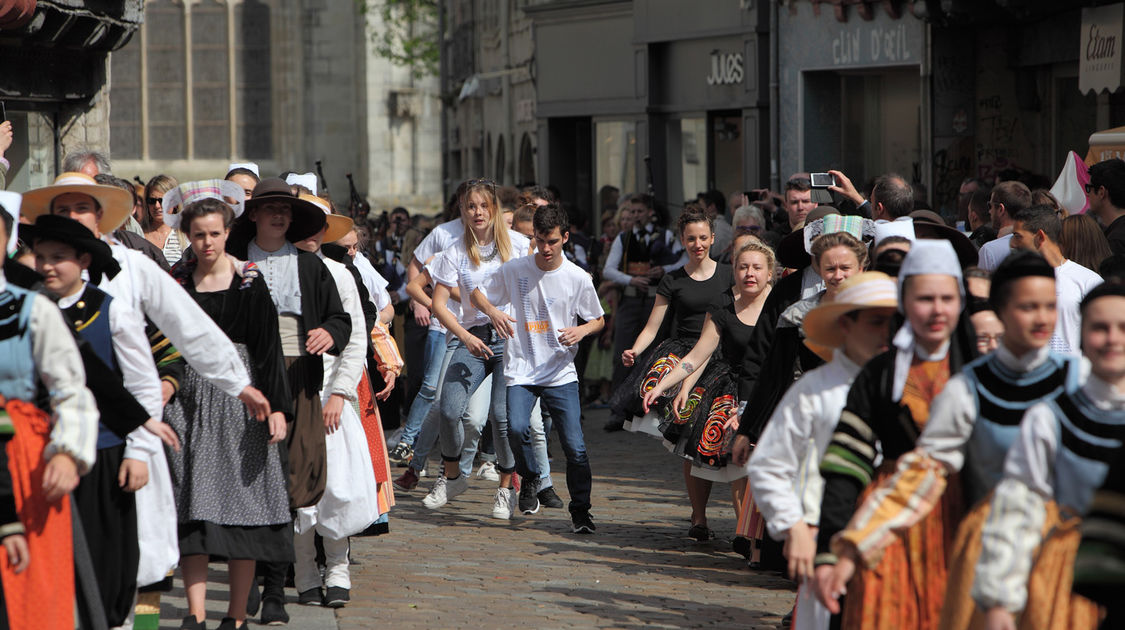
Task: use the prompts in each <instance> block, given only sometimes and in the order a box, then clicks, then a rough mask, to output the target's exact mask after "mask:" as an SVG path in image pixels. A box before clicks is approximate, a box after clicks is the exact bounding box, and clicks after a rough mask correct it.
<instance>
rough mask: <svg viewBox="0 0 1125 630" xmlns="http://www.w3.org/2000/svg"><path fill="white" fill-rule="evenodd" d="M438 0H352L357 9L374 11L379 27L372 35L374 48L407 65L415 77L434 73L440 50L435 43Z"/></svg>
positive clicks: (435, 72) (436, 70)
mask: <svg viewBox="0 0 1125 630" xmlns="http://www.w3.org/2000/svg"><path fill="white" fill-rule="evenodd" d="M440 1H441V0H355V2H356V4H357V5H359V8H360V12H361V13H363V14H366V13H368V12H370V11H377V12H378V15H379V16H380V17H381V18H382V29H375V30H373V32H372V33H371V38H372V40H373V41H374V42H375V52H376V53H378V54H379V56H381V57H383V58H385V59H389V60H391V61H393V62H395V63H397V64H399V65H402V66H406V67H408V68H410V71H411V72H412V73H413V74H414V76H415V77H417V78H421V77H424V76H431V75H435V74H437V72H438V63H439V60H440V55H441V51H440V49H439V47H438V33H437V30H438V29H437V27H438V3H439V2H440Z"/></svg>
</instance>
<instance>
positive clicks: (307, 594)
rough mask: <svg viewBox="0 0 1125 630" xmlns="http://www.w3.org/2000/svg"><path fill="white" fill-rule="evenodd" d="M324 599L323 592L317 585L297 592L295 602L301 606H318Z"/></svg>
mask: <svg viewBox="0 0 1125 630" xmlns="http://www.w3.org/2000/svg"><path fill="white" fill-rule="evenodd" d="M322 601H324V592H323V591H322V590H321V589H320V587H319V586H317V587H316V588H310V589H309V590H307V591H302V592H300V593H298V594H297V603H298V604H300V605H302V606H319V605H320V604H321V602H322Z"/></svg>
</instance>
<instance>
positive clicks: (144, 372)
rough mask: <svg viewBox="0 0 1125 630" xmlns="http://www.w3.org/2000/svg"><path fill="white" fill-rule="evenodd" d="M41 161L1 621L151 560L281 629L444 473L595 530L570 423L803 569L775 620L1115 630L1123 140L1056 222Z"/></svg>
mask: <svg viewBox="0 0 1125 630" xmlns="http://www.w3.org/2000/svg"><path fill="white" fill-rule="evenodd" d="M5 124H9V123H5ZM0 131H4V130H3V129H0ZM5 170H6V164H5V163H4V162H3V161H2V158H0V173H2V172H3V171H5ZM63 171H64V172H63V173H62V174H61V175H59V176H58V177H57V178H56V179H55V181H54V182H53V183H52V184H51V185H49V186H44V187H41V188H36V189H32V190H27V191H24V192H23V193H22V194H20V193H16V192H10V191H0V209H2V212H0V218H2V219H3V221H2V232H0V240H2V241H3V242H5V243H6V244H7V256H4V257H0V261H2V264H3V272H4V273H3V277H2V278H0V357H2V358H0V397H2V398H0V442H3V446H4V448H0V460H2V461H0V464H2V465H0V543H2V549H3V551H0V555H3V556H6V558H0V585H2V589H0V594H2V595H3V600H2V603H3V605H0V614H2V615H3V623H0V627H11V628H20V629H22V628H32V627H34V628H48V629H50V630H62V629H64V628H65V629H67V630H69V629H71V628H74V627H83V628H100V627H107V628H118V627H122V628H128V627H133V626H134V625H136V624H138V623H139V620H140V619H141V618H142V617H144V616H146V615H147V616H150V617H151V616H152V615H154V614H157V615H158V610H159V606H158V602H159V593H160V592H161V591H164V590H167V588H168V587H169V585H170V583H171V577H170V576H171V575H172V572H173V570H175V569H177V568H178V570H179V572H180V575H181V576H182V580H183V584H184V587H185V591H186V593H187V599H188V606H189V615H188V617H186V618H185V619H184V620H183V622H182V626H181V627H183V628H189V629H196V628H205V627H206V623H207V620H206V613H205V603H206V598H207V583H208V565H209V562H212V561H223V562H226V563H227V564H228V570H229V576H230V588H229V601H228V607H227V611H226V615H225V616H224V618H223V619H222V620H220V622H219V625H218V627H219V628H220V629H222V630H231V629H236V628H243V627H246V623H247V618H248V617H251V616H253V615H259V614H260V621H261V622H262V623H263V624H284V623H286V622H288V619H289V616H288V612H287V610H286V602H287V598H286V594H285V588H286V584H287V580H289V579H291V580H292V584H293V587H294V588H295V591H296V594H297V598H296V599H297V603H298V604H301V605H318V606H330V607H340V606H344V605H346V604H347V602H348V601H349V599H350V589H351V581H350V575H349V569H348V565H349V539H350V537H353V536H359V535H378V534H381V533H385V532H387V531H388V530H389V518H388V515H389V512H390V510H391V507H392V506H393V505H394V504H395V489H397V490H398V491H399V492H400V493H401V492H406V493H409V492H412V491H415V490H416V489H418V487H419V485H421V484H422V483H423V481H424V480H427V479H431V478H432V483H430V482H428V481H427V484H428V487H427V488H426V492H425V495H424V497H423V498H422V499H421V503H422V505H424V506H425V507H426V508H428V509H430V510H440V509H442V508H444V507H445V506H447V505H448V504H449V503H450V502H453V501H456V500H457V498H458V497H459V496H461V495H462V494H463V493H465V492H466V490H467V489H468V487H469V484H470V479H472V478H474V477H475V478H477V479H480V480H484V481H487V482H489V483H493V482H494V483H496V484H497V485H496V489H495V495H494V498H493V500H492V502H491V504H490V508H489V509H490V516H491V517H492V518H494V519H497V520H500V521H507V520H509V519H511V518H512V516H513V515H516V514H522V515H524V516H528V517H530V516H531V515H535V514H537V513H539V512H540V510H541V509H543V508H547V509H561V508H563V507H566V508H567V513H568V518H569V521H570V524H571V531H572V532H573V533H574V534H576V535H593V534H596V532H597V531H598V526H597V525H596V524H595V520H594V510H595V507H596V505H597V504H598V496H599V493H598V492H597V489H596V488H594V487H593V475H592V469H591V458H590V456H589V454H588V452H587V449H586V445H585V437H584V426H583V424H584V419H585V418H584V413H583V408H584V406H593V407H602V408H608V409H609V415H610V420H609V422H608V423H607V424H606V425H605V427H604V428H605V430H607V431H611V432H617V431H622V432H621V433H620V434H618V435H619V436H620V437H619V439H622V440H639V439H648V438H654V439H657V440H659V441H660V443H661V444H663V445H664V446H665V447H666V448H667V450H668V452H669V458H670V461H671V462H672V463H671V465H675V466H677V469H678V470H682V475H683V480H684V487H685V494H686V497H687V501H686V504H685V506H684V514H685V516H686V517H689V518H690V522H689V524H688V528H687V530H686V532H685V536H686V537H688V538H690V539H694V540H697V541H709V540H712V539H714V538H716V532H715V531H714V530H713V529H712V527H711V523H710V521H709V520H708V504H709V500H710V497H711V494H712V491H713V489H714V485H715V484H726V485H728V486H729V487H730V498H731V503H730V505H731V509H732V511H733V513H734V514H736V515H737V517H738V518H737V524H736V529H735V531H734V532H727V533H726V534H729V535H731V536H732V538H733V542H732V551H733V552H735V553H737V554H740V555H742V556H744V557H745V559H746V561H747V562H748V563H749V568H750V569H752V570H758V569H764V570H781V571H783V572H785V573H786V574H787V575H789V576H790V577H791V578H792V579H793V580H795V581H796V583H797V585H798V589H797V595H796V600H795V602H794V605H793V610H792V612H791V613H790V614H789V615H787V623H789V624H790V625H791V626H792V627H795V628H802V629H817V630H823V629H825V628H837V627H843V628H872V629H878V628H897V627H902V628H990V629H996V630H1001V629H1005V628H1016V627H1020V628H1057V627H1067V628H1096V627H1098V626H1099V624H1100V625H1101V626H1102V627H1118V626H1116V624H1117V623H1123V621H1122V620H1123V619H1125V618H1123V616H1122V615H1123V614H1125V613H1123V612H1122V607H1121V605H1120V604H1119V603H1118V601H1117V598H1116V597H1115V589H1114V586H1115V585H1117V584H1120V583H1121V580H1122V579H1123V578H1125V568H1123V567H1125V542H1123V541H1125V529H1122V528H1123V527H1125V510H1122V509H1121V507H1120V506H1121V505H1122V495H1123V494H1125V481H1123V480H1125V475H1123V474H1122V463H1121V462H1122V461H1125V457H1122V456H1123V455H1125V450H1123V449H1125V393H1123V392H1125V162H1123V161H1121V160H1109V161H1106V162H1101V163H1098V164H1095V165H1093V166H1091V167H1090V168H1089V170H1088V173H1085V174H1082V175H1081V176H1080V177H1082V178H1083V179H1082V180H1080V181H1079V182H1078V183H1077V185H1079V186H1081V187H1082V188H1083V189H1084V191H1085V199H1086V204H1085V205H1084V207H1081V208H1073V207H1069V208H1068V207H1066V206H1063V205H1061V204H1060V203H1059V202H1058V201H1057V200H1056V199H1055V196H1053V195H1052V194H1051V193H1050V191H1047V190H1032V189H1030V188H1029V187H1028V186H1027V185H1026V184H1025V183H1023V182H1021V181H1019V180H1018V179H1005V180H1004V181H995V182H985V181H983V180H977V179H971V180H966V181H965V182H964V184H963V186H962V190H961V195H960V196H959V198H958V202H959V210H960V211H962V212H963V215H962V216H960V217H951V220H950V221H949V222H948V223H947V221H946V220H945V219H943V218H942V217H941V216H940V215H938V214H936V213H934V212H933V211H932V210H930V209H929V208H928V207H926V204H925V202H924V201H921V200H920V199H919V195H918V194H917V192H916V187H915V186H912V185H911V184H910V183H909V182H908V181H906V180H905V179H904V178H902V177H901V176H899V175H896V174H893V173H888V174H883V175H880V176H878V177H875V178H872V179H871V181H870V183H869V185H868V186H865V187H864V188H865V189H864V190H863V191H860V190H859V189H857V188H856V186H855V185H854V184H853V183H852V180H851V179H850V178H849V177H848V176H847V175H846V174H845V173H842V172H839V171H830V175H831V177H832V179H833V182H834V183H833V185H832V186H829V187H827V188H814V187H813V186H812V185H811V182H810V179H809V177H808V176H807V174H797V175H794V176H793V177H792V178H791V179H789V180H788V181H787V183H786V184H785V186H784V190H782V191H778V192H776V193H774V192H771V191H766V190H759V191H751V192H749V193H743V192H737V193H733V194H729V195H728V194H723V193H720V192H717V191H709V192H705V193H700V195H699V196H698V197H697V198H696V199H693V200H689V201H687V202H685V203H684V204H683V206H682V208H681V209H680V210H679V212H678V213H677V215H676V217H675V220H674V223H672V222H670V221H669V219H668V218H667V217H666V215H665V209H664V205H663V204H661V203H659V202H658V200H656V199H655V198H654V197H653V196H651V195H649V194H624V195H622V194H619V191H617V190H616V189H613V188H609V187H607V188H605V189H603V190H602V191H601V194H600V195H599V203H600V206H601V207H600V210H601V214H600V216H599V217H597V218H598V219H600V230H598V234H597V235H596V236H591V235H588V234H587V233H586V225H585V222H586V221H585V219H584V218H583V213H582V212H579V211H576V210H575V208H574V206H572V205H570V204H568V203H565V202H564V200H562V199H560V195H559V192H558V191H557V190H554V189H551V188H549V187H540V186H527V187H524V188H522V189H520V188H514V187H506V186H500V185H497V184H496V183H495V182H492V181H490V180H484V179H473V180H467V181H464V182H462V183H461V184H460V186H459V187H458V189H457V190H456V192H455V193H454V194H453V195H452V196H451V198H450V199H449V201H448V203H447V206H446V208H445V213H444V215H443V216H442V217H441V219H443V220H441V221H439V222H437V223H436V224H431V223H429V221H428V220H426V219H424V218H423V217H420V216H412V215H411V213H410V212H409V211H407V210H406V209H405V208H395V209H393V210H392V211H390V212H388V213H382V214H381V215H379V216H371V215H359V216H349V215H348V214H345V213H344V212H343V211H342V209H340V208H337V207H336V206H335V205H334V204H333V202H332V201H331V200H330V199H328V198H326V197H322V196H318V186H317V178H316V177H315V176H314V175H311V174H301V173H297V172H285V173H282V174H281V175H280V176H279V177H263V176H262V174H261V173H260V171H259V168H258V166H257V165H255V164H252V163H236V164H231V165H230V167H229V169H228V172H227V173H226V174H225V175H223V176H222V177H221V178H220V177H218V175H220V174H216V178H215V179H209V180H202V181H190V182H179V181H178V180H177V179H175V178H173V177H172V176H169V175H158V176H156V177H153V178H151V179H150V180H149V181H147V182H145V183H144V185H143V186H137V185H134V184H133V183H131V182H129V181H127V180H124V179H121V178H118V177H116V176H114V175H112V174H111V169H110V164H109V162H108V160H106V159H105V157H104V156H102V155H101V154H99V153H96V152H79V153H74V154H71V155H69V156H67V158H66V159H65V160H64V164H63ZM728 214H729V215H730V220H728V219H727V215H728ZM958 219H960V221H958ZM950 223H955V225H950ZM1118 300H1121V301H1120V302H1119V301H1118ZM400 376H402V378H399V377H400ZM552 429H554V432H553V433H554V436H552ZM385 430H386V432H385ZM631 433H632V434H644V436H646V437H643V438H642V437H636V436H633V435H630V434H631ZM552 438H553V439H554V440H555V441H556V443H557V445H558V446H559V447H561V451H562V453H563V455H564V457H565V486H566V488H565V490H566V492H565V494H566V496H568V498H569V504H564V502H563V500H562V498H561V497H560V496H559V492H558V491H556V489H555V484H554V480H553V478H552V474H551V472H552V470H551V469H552V465H551V459H550V456H549V454H548V453H549V451H548V443H549V441H551V440H552ZM677 460H678V462H679V463H678V464H677V463H675V462H676V461H677ZM478 462H479V465H478ZM393 467H398V468H401V469H403V470H402V471H401V473H400V474H399V475H398V476H397V478H396V477H395V475H394V474H392V469H393ZM451 535H456V534H455V533H451ZM47 601H49V602H52V605H51V606H48V607H45V606H44V605H43V603H44V602H47ZM5 624H6V625H5Z"/></svg>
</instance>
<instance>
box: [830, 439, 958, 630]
mask: <svg viewBox="0 0 1125 630" xmlns="http://www.w3.org/2000/svg"><path fill="white" fill-rule="evenodd" d="M894 472H895V462H894V461H891V462H887V463H884V464H883V466H881V467H880V468H879V471H878V472H877V473H876V476H875V480H874V481H872V482H871V483H870V484H869V485H868V486H867V489H866V490H864V492H863V495H862V496H861V497H860V499H859V502H858V503H857V504H862V503H863V501H864V500H865V499H866V498H867V495H868V494H870V493H871V492H872V491H874V490H875V489H876V488H878V487H879V486H880V485H881V484H882V483H883V481H884V480H886V479H887V478H888V477H890V476H891V475H893V474H894ZM960 489H961V484H960V481H959V480H958V478H957V477H956V476H951V477H950V479H949V485H948V487H947V489H946V491H945V493H944V494H943V495H942V498H941V501H940V502H938V504H937V505H936V506H935V507H934V509H933V510H932V511H931V512H930V513H929V514H927V515H926V516H925V517H924V518H923V519H922V520H920V521H919V522H918V523H916V524H915V525H914V526H913V527H911V528H910V529H908V530H906V531H904V532H901V533H898V534H896V535H895V540H894V542H892V543H891V544H890V545H888V546H887V549H886V551H885V552H884V553H883V558H882V559H881V560H880V561H879V564H878V565H877V566H876V567H874V568H872V569H865V568H860V569H859V570H858V571H857V572H856V575H855V577H854V578H852V581H851V583H849V584H848V596H847V601H846V602H845V604H844V617H843V623H842V626H843V627H844V628H849V629H852V628H861V629H863V630H906V629H915V628H917V629H918V630H936V628H937V626H938V618H939V616H940V613H941V606H942V601H943V600H944V598H945V584H946V565H947V562H948V558H949V555H948V550H949V549H950V545H951V543H952V538H953V533H954V531H955V528H956V526H957V523H958V521H959V520H960V519H961V516H962V514H963V512H964V509H963V508H962V507H961V492H960Z"/></svg>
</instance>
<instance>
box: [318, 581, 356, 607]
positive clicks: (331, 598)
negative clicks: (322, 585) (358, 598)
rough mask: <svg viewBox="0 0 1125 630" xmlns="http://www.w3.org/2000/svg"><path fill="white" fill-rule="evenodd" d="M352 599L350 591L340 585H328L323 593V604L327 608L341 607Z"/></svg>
mask: <svg viewBox="0 0 1125 630" xmlns="http://www.w3.org/2000/svg"><path fill="white" fill-rule="evenodd" d="M350 601H352V596H351V591H349V590H348V589H346V588H343V587H340V586H329V587H328V592H327V593H325V595H324V605H325V606H327V607H328V608H343V607H344V604H347V603H348V602H350Z"/></svg>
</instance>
